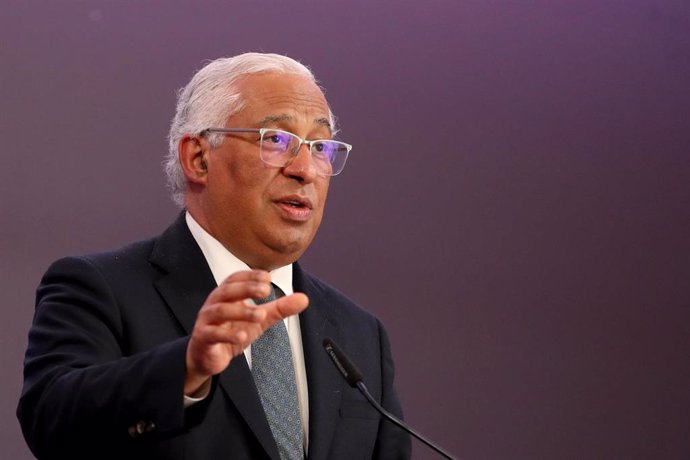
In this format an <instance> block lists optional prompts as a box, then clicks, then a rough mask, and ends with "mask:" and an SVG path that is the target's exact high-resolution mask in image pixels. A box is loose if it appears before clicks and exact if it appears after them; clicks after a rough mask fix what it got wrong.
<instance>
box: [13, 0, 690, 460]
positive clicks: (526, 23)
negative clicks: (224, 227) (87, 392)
mask: <svg viewBox="0 0 690 460" xmlns="http://www.w3.org/2000/svg"><path fill="white" fill-rule="evenodd" d="M249 50H261V51H273V52H278V53H284V54H288V55H290V56H292V57H295V58H297V59H300V60H302V61H303V62H305V63H307V64H308V65H310V66H311V67H312V68H313V70H314V71H315V73H316V75H317V77H318V78H319V79H320V80H321V81H322V82H323V84H324V85H325V86H326V88H327V95H328V98H329V100H330V102H331V104H332V106H333V108H334V110H335V112H336V114H337V115H338V116H339V118H340V121H341V126H342V136H341V137H342V138H343V139H345V140H347V141H348V142H351V143H352V144H354V145H355V150H354V151H353V154H352V158H351V163H349V165H348V167H347V169H346V171H345V173H344V174H343V175H342V176H340V177H338V178H336V179H335V180H334V181H333V185H332V188H331V190H332V191H331V196H330V203H329V208H328V210H327V214H326V220H325V223H324V225H323V226H322V228H321V232H320V234H319V236H318V238H317V241H316V242H315V244H314V245H313V247H312V248H311V250H310V252H309V253H308V255H307V256H306V257H305V258H304V261H303V262H304V265H306V266H307V268H309V269H310V270H312V271H313V272H316V273H318V274H320V275H321V276H322V277H323V278H324V279H326V280H328V281H330V282H332V283H334V284H336V285H337V286H339V287H340V288H342V290H344V291H345V292H347V293H349V294H350V295H351V296H352V297H353V298H354V299H356V300H358V301H359V302H361V303H362V304H364V305H366V306H368V308H369V309H370V310H371V311H373V312H374V313H376V314H377V315H379V316H380V317H381V318H382V319H383V320H384V322H385V323H386V324H387V326H388V329H389V332H390V335H391V340H392V342H393V345H394V351H395V355H396V358H397V366H398V385H399V389H400V392H401V394H402V397H403V399H404V402H405V404H406V409H407V419H408V421H409V422H410V423H411V424H412V425H414V426H416V427H417V428H418V429H419V430H420V431H422V432H424V433H427V434H428V435H429V436H430V437H432V438H433V439H435V440H437V441H438V442H439V443H440V444H442V445H443V446H445V447H447V448H448V449H449V450H451V451H453V452H454V453H456V454H457V455H458V456H459V457H461V458H464V459H496V460H500V459H508V458H510V459H530V460H534V459H554V458H558V459H584V458H597V459H623V458H624V459H687V458H689V457H690V437H689V433H690V391H689V390H688V389H689V388H690V218H689V209H690V185H689V184H690V4H689V3H688V2H687V1H672V0H656V1H642V0H625V1H622V0H621V1H603V0H588V1H551V0H535V1H520V2H517V1H479V0H475V1H465V2H460V1H457V2H452V1H442V0H431V1H424V2H409V1H400V0H396V1H393V0H389V1H380V2H376V1H363V0H358V1H348V2H344V1H340V2H338V1H320V2H316V1H313V2H312V1H300V2H265V1H260V2H254V1H252V2H249V1H237V2H228V1H225V2H223V1H203V2H191V1H190V2H180V1H173V0H167V1H162V0H159V1H154V0H141V1H134V0H129V1H124V0H123V1H91V0H88V1H87V0H84V1H66V0H65V1H60V2H54V1H15V0H11V1H8V0H4V1H3V5H2V13H0V69H1V73H0V76H1V79H2V80H1V81H0V101H1V104H2V110H1V114H2V115H1V118H0V139H1V140H0V142H1V143H2V154H1V155H0V184H1V185H0V187H2V191H1V193H0V209H1V212H2V214H1V215H2V226H1V229H2V230H1V231H2V235H1V237H0V283H1V288H0V296H1V302H2V303H1V305H2V321H1V322H0V328H1V330H0V357H1V359H2V362H1V363H2V369H3V375H4V376H3V378H2V379H0V395H2V396H1V398H0V445H1V446H2V449H3V453H2V457H3V458H8V459H17V460H23V459H29V458H31V456H30V454H29V452H28V450H27V448H26V447H25V445H24V442H23V440H22V438H21V434H20V432H19V428H18V424H17V422H16V419H15V416H14V409H15V406H16V400H17V396H18V393H19V389H20V385H21V360H22V355H23V350H24V347H25V346H26V331H27V329H28V327H29V324H30V321H31V315H32V309H33V291H34V289H35V286H36V284H37V282H38V280H39V278H40V275H41V274H42V272H43V271H44V270H45V268H46V267H47V264H48V263H49V262H50V261H52V260H53V259H55V258H56V257H59V256H61V255H66V254H72V253H80V252H85V251H94V250H100V249H106V248H112V247H116V246H119V245H121V244H124V243H126V242H129V241H131V240H134V239H140V238H143V237H148V236H151V235H154V234H157V233H158V232H160V231H161V230H162V229H163V228H164V227H165V226H166V225H167V224H168V223H169V222H170V221H171V220H172V219H173V218H174V216H175V214H176V209H175V208H174V206H173V205H172V204H171V203H170V201H169V200H168V198H167V192H166V190H165V186H164V179H163V175H162V172H161V167H160V163H161V158H162V155H163V153H164V151H165V148H166V147H165V135H166V132H167V126H168V122H169V120H170V118H171V116H172V113H173V107H174V93H175V90H176V89H177V88H179V87H180V86H182V85H183V84H185V83H186V82H187V81H188V79H189V78H190V77H191V75H192V74H193V72H194V70H195V69H197V68H198V67H199V66H200V65H201V63H202V61H203V60H204V59H208V58H215V57H218V56H223V55H232V54H236V53H239V52H244V51H249ZM416 458H434V457H433V456H432V455H431V454H429V453H428V452H427V451H426V450H425V449H423V448H421V447H420V446H419V445H417V446H416Z"/></svg>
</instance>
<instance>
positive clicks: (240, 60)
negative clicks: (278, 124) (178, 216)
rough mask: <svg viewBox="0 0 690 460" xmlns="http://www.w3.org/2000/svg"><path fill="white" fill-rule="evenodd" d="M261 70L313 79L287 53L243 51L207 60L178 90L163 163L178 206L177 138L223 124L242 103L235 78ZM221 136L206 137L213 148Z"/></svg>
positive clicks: (181, 194) (180, 176) (180, 185)
mask: <svg viewBox="0 0 690 460" xmlns="http://www.w3.org/2000/svg"><path fill="white" fill-rule="evenodd" d="M261 72H273V73H282V74H292V75H300V76H303V77H305V78H307V79H308V80H310V81H312V82H314V83H316V78H315V77H314V74H312V72H311V70H309V68H307V67H306V66H305V65H304V64H301V63H300V62H297V61H295V60H294V59H291V58H289V57H287V56H281V55H279V54H263V53H245V54H240V55H238V56H234V57H227V58H220V59H216V60H214V61H211V62H209V63H208V64H207V65H206V66H204V67H203V68H202V69H201V70H199V71H198V72H197V73H196V74H195V75H194V77H193V78H192V80H191V81H190V82H189V83H188V84H187V86H185V87H184V88H182V89H180V91H179V92H178V95H177V110H176V112H175V117H174V118H173V120H172V123H171V124H170V133H169V135H168V154H167V156H166V158H165V160H164V162H163V166H164V170H165V173H166V175H167V177H168V186H169V187H170V191H171V194H172V199H173V201H175V203H177V204H178V205H179V206H180V207H183V206H184V193H185V188H186V186H187V181H186V179H185V176H184V173H183V172H182V167H181V166H180V159H179V157H178V150H177V149H178V144H179V142H180V140H181V139H182V138H183V137H184V136H185V135H187V134H198V133H200V132H201V131H202V130H204V129H206V128H211V127H223V126H225V123H226V122H227V120H228V118H229V117H230V116H232V115H234V114H236V113H237V112H239V111H240V110H242V108H243V107H244V101H243V100H242V95H241V94H240V92H239V91H238V90H237V88H236V85H235V84H236V83H237V81H238V79H239V78H240V77H242V76H245V75H249V74H255V73H261ZM329 116H330V119H331V126H332V127H333V128H332V129H333V130H334V131H335V117H334V116H333V114H332V113H331V112H330V110H329ZM222 139H223V137H222V134H211V135H210V136H209V138H208V140H209V144H210V145H211V147H213V148H215V147H218V146H219V145H220V144H221V143H222Z"/></svg>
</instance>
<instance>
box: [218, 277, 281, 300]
mask: <svg viewBox="0 0 690 460" xmlns="http://www.w3.org/2000/svg"><path fill="white" fill-rule="evenodd" d="M270 292H271V280H270V278H268V279H262V277H260V278H259V279H255V278H247V279H235V280H232V281H229V280H227V279H226V280H225V281H224V282H222V283H221V284H219V285H218V287H216V288H215V289H214V290H213V291H212V292H211V293H210V294H209V296H208V299H207V302H208V303H216V302H236V301H240V300H245V299H261V298H264V297H266V296H268V295H269V294H270Z"/></svg>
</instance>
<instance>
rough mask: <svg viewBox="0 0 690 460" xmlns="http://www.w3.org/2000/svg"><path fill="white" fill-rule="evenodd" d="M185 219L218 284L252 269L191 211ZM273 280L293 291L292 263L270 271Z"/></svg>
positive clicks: (285, 288) (283, 289) (186, 213)
mask: <svg viewBox="0 0 690 460" xmlns="http://www.w3.org/2000/svg"><path fill="white" fill-rule="evenodd" d="M185 221H186V222H187V227H189V231H190V232H192V236H193V237H194V240H196V242H197V244H198V245H199V248H201V252H203V254H204V257H205V258H206V263H208V266H209V268H210V269H211V273H213V278H214V279H215V280H216V284H220V283H221V281H223V280H224V279H225V278H227V277H228V276H230V275H232V274H233V273H235V272H238V271H242V270H250V268H249V266H248V265H247V264H246V263H244V262H242V261H241V260H240V259H238V258H237V257H236V256H235V255H234V254H233V253H231V252H230V251H228V249H227V248H226V247H225V246H223V245H222V244H221V242H220V241H218V240H217V239H215V238H214V237H213V236H211V234H210V233H208V232H207V231H206V230H204V229H203V228H202V227H201V225H199V223H198V222H197V221H196V220H194V218H193V217H192V215H191V214H189V212H188V211H187V212H185ZM270 274H271V282H273V284H275V285H276V286H278V287H279V288H280V289H281V290H282V291H283V292H284V293H285V295H290V294H292V293H293V290H292V264H289V265H285V266H283V267H279V268H276V269H275V270H272V271H271V272H270Z"/></svg>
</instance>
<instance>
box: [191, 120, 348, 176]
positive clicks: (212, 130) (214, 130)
mask: <svg viewBox="0 0 690 460" xmlns="http://www.w3.org/2000/svg"><path fill="white" fill-rule="evenodd" d="M266 131H277V132H279V133H285V134H288V135H290V136H293V137H295V138H296V139H298V140H299V145H298V146H297V148H296V149H295V152H294V153H291V155H292V157H293V158H294V157H295V156H296V155H297V153H298V152H299V149H300V148H301V147H302V146H303V145H306V146H307V147H309V153H310V154H311V155H312V156H314V153H313V152H312V149H313V146H314V144H317V143H319V142H335V143H336V144H340V145H342V146H344V147H345V149H346V152H345V160H344V161H343V165H342V167H341V168H340V171H338V172H335V173H333V172H331V173H330V174H325V173H321V172H319V173H318V174H319V175H321V176H337V175H338V174H340V173H341V172H343V170H344V169H345V163H346V162H347V158H348V156H349V155H350V151H351V150H352V145H350V144H348V143H346V142H342V141H336V140H333V139H314V140H311V141H308V140H306V139H303V138H301V137H299V136H298V135H297V134H295V133H291V132H290V131H285V130H284V129H277V128H206V129H204V130H202V131H201V132H200V133H199V135H200V136H206V135H207V134H209V133H221V134H234V133H259V134H260V135H261V139H260V144H259V146H261V143H262V142H263V139H264V134H265V133H266ZM259 158H261V161H263V162H264V163H266V164H268V165H270V166H276V167H281V168H282V167H285V166H287V165H288V164H290V162H289V161H288V162H286V163H285V164H284V165H274V164H271V163H268V162H267V161H266V160H264V159H263V158H262V157H261V155H259ZM331 164H332V163H331Z"/></svg>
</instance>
